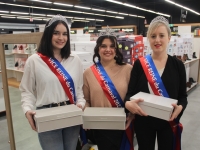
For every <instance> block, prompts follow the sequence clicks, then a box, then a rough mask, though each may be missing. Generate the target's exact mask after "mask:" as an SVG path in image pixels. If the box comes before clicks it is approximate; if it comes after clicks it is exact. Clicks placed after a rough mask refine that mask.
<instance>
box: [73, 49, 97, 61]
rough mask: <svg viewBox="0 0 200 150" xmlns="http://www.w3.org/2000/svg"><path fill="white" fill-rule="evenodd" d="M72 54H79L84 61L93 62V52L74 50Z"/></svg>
mask: <svg viewBox="0 0 200 150" xmlns="http://www.w3.org/2000/svg"><path fill="white" fill-rule="evenodd" d="M72 54H76V55H78V56H79V58H80V59H81V61H82V62H91V61H92V59H93V55H92V53H91V52H81V51H72Z"/></svg>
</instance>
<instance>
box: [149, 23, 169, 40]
mask: <svg viewBox="0 0 200 150" xmlns="http://www.w3.org/2000/svg"><path fill="white" fill-rule="evenodd" d="M159 26H165V27H166V29H167V33H168V36H169V37H171V29H170V28H169V24H166V23H163V22H161V21H156V22H152V23H151V24H150V25H149V28H148V31H147V39H149V38H150V36H151V34H152V32H153V31H154V30H155V29H157V28H158V27H159Z"/></svg>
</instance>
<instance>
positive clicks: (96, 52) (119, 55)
mask: <svg viewBox="0 0 200 150" xmlns="http://www.w3.org/2000/svg"><path fill="white" fill-rule="evenodd" d="M104 39H110V41H111V42H112V44H114V45H115V52H116V56H115V57H114V59H115V60H116V63H117V64H118V65H125V64H126V63H124V62H123V55H122V53H121V51H120V50H119V48H118V44H117V39H116V37H114V36H100V37H99V38H98V39H97V41H96V46H95V48H94V55H93V62H94V63H96V61H95V58H96V57H97V58H98V60H99V61H101V57H100V55H99V47H100V46H101V44H102V42H103V40H104Z"/></svg>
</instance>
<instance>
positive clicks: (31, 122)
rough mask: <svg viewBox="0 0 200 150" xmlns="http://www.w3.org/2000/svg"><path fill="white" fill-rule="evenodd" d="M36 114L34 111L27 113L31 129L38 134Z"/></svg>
mask: <svg viewBox="0 0 200 150" xmlns="http://www.w3.org/2000/svg"><path fill="white" fill-rule="evenodd" d="M35 114H36V113H35V112H34V111H32V110H28V111H27V112H26V114H25V115H26V118H27V119H28V122H29V124H30V125H31V128H32V129H33V130H34V131H36V132H37V129H36V126H35V120H34V119H33V116H34V115H35Z"/></svg>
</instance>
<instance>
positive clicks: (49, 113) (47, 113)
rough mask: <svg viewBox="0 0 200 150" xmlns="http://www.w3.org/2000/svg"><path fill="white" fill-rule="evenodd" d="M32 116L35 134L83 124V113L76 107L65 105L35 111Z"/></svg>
mask: <svg viewBox="0 0 200 150" xmlns="http://www.w3.org/2000/svg"><path fill="white" fill-rule="evenodd" d="M35 112H36V114H35V116H34V119H35V124H36V127H37V132H38V133H40V132H46V131H51V130H56V129H61V128H66V127H71V126H75V125H80V124H82V123H83V121H82V114H83V111H82V110H81V109H80V108H78V107H77V106H76V105H74V104H72V105H65V106H59V107H52V108H45V109H39V110H35Z"/></svg>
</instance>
